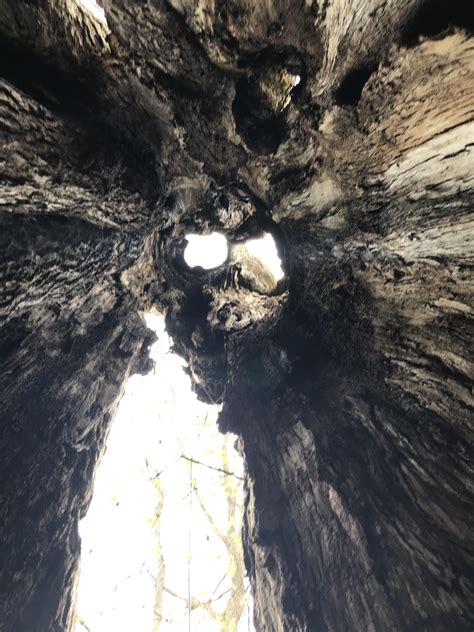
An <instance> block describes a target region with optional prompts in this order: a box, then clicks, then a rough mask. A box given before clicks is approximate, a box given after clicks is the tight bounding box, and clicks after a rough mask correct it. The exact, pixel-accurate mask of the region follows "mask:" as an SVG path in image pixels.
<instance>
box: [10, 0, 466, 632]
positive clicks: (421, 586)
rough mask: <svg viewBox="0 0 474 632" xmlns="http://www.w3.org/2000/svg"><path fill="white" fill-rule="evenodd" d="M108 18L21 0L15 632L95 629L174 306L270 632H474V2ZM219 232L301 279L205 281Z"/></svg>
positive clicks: (156, 12) (190, 10)
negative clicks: (88, 593) (121, 408)
mask: <svg viewBox="0 0 474 632" xmlns="http://www.w3.org/2000/svg"><path fill="white" fill-rule="evenodd" d="M104 8H105V10H106V16H107V24H104V23H102V22H97V21H95V20H94V19H93V18H92V17H91V16H90V15H88V14H87V12H86V11H85V10H84V9H82V8H80V7H79V5H78V4H77V3H75V2H73V1H72V0H39V1H38V2H37V3H34V4H31V3H29V2H18V0H15V2H13V0H0V10H1V14H0V36H1V38H2V51H4V53H5V54H4V55H3V59H2V62H1V63H0V77H1V79H2V80H1V82H0V135H1V143H0V241H1V242H2V249H1V252H2V254H1V267H0V275H1V277H0V278H1V287H0V319H1V320H0V361H1V377H0V384H1V392H2V396H3V397H2V400H3V403H2V406H1V408H0V410H1V442H0V446H1V447H0V450H1V455H2V458H1V465H0V468H1V469H0V474H1V480H2V494H3V497H2V503H1V508H0V512H1V524H2V543H1V558H2V569H1V570H0V599H1V603H2V606H1V610H0V623H1V627H2V629H4V630H5V631H7V632H9V631H10V630H28V631H29V632H35V631H36V630H37V631H38V632H43V631H45V630H68V629H71V627H72V625H73V624H72V621H73V601H74V599H73V590H74V583H75V581H76V576H77V563H78V554H79V542H78V536H77V521H78V519H79V517H80V516H81V515H83V513H84V511H85V509H86V508H87V504H88V500H89V498H90V490H91V482H92V479H93V471H94V468H95V465H96V463H97V460H98V458H99V457H100V454H101V451H102V450H103V445H104V440H105V437H106V434H107V430H108V427H109V422H110V420H111V417H112V415H113V412H114V410H115V407H116V405H117V402H118V399H119V397H120V393H121V389H122V388H123V384H124V382H125V380H126V379H127V376H128V375H129V374H130V373H131V372H133V371H135V370H145V369H146V351H147V346H148V345H149V342H150V339H149V336H148V334H147V333H146V330H145V329H144V327H143V326H142V324H141V321H140V319H139V317H138V315H137V312H138V311H139V310H144V309H147V308H149V307H150V306H152V305H155V306H158V307H159V308H161V309H164V310H165V311H166V312H167V323H168V328H169V329H170V331H171V333H172V334H173V335H174V337H175V341H176V345H177V347H178V348H179V349H180V351H181V353H182V354H183V355H184V356H185V357H186V359H187V360H188V361H189V363H190V367H191V371H192V374H193V377H194V378H195V385H196V389H197V391H198V393H199V394H200V395H201V396H202V397H212V398H213V399H216V398H218V397H220V396H222V397H223V404H224V408H223V412H222V414H221V418H220V424H221V427H222V429H223V430H232V431H233V432H235V433H237V434H238V435H240V437H241V439H242V441H241V444H242V446H243V451H244V455H245V463H246V472H247V473H246V484H247V500H246V516H245V530H244V548H245V553H246V565H247V570H248V572H249V575H250V579H251V583H252V588H253V594H254V601H255V621H256V627H257V629H258V630H262V631H268V632H277V631H280V630H281V631H285V632H286V631H290V630H291V631H292V632H293V631H294V632H297V631H308V632H312V631H315V632H316V631H318V630H337V631H339V630H376V631H379V630H394V631H395V630H396V631H399V630H407V631H408V630H413V631H414V630H417V631H418V630H439V631H444V630H446V631H447V630H454V629H455V630H466V631H467V630H471V629H472V626H473V623H474V611H473V603H474V584H473V581H472V572H471V571H472V566H473V561H474V560H473V556H474V546H473V544H474V543H473V535H472V534H473V533H474V529H473V527H474V525H473V515H474V502H473V493H472V491H473V490H472V482H473V479H472V473H473V471H472V470H473V462H472V440H473V435H472V418H473V417H472V404H473V402H472V377H473V366H472V334H473V328H472V317H473V305H472V295H473V280H472V265H473V249H472V234H473V228H474V227H473V221H472V213H471V209H472V207H473V205H474V192H473V191H474V188H473V184H474V158H473V154H474V39H473V38H472V28H473V22H474V20H473V11H474V9H473V8H472V7H470V6H468V4H467V3H464V2H458V3H456V2H449V3H448V2H443V1H441V0H440V1H431V2H430V1H428V2H421V1H418V0H404V1H403V2H401V1H400V0H392V1H389V2H385V3H378V2H376V1H375V0H358V1H356V0H352V1H351V2H349V1H348V0H346V1H344V2H341V1H338V0H329V1H328V2H324V3H323V2H320V3H318V2H314V1H311V0H306V1H305V2H303V1H302V0H301V2H299V1H298V2H295V1H294V0H268V1H267V0H260V1H259V2H248V1H247V0H228V1H227V2H224V1H219V0H213V1H211V0H209V1H207V0H189V1H186V2H184V1H182V0H169V2H166V1H165V0H148V1H147V2H138V0H137V1H134V2H124V1H123V0H107V2H104ZM25 62H27V64H26V65H25ZM213 229H216V230H220V231H223V232H225V233H226V235H227V236H228V237H229V239H230V240H231V241H232V242H238V241H239V240H242V239H244V238H246V237H248V236H250V235H253V234H258V233H259V232H260V231H262V230H264V229H266V230H271V231H272V233H273V234H274V236H275V238H276V239H277V242H278V244H279V247H280V251H281V254H282V256H283V260H284V266H285V271H286V275H287V276H286V281H285V282H283V283H282V284H281V285H280V286H279V287H278V288H277V290H275V292H274V293H273V294H271V293H270V295H262V294H259V292H258V290H255V288H254V289H253V290H252V291H250V290H249V289H248V288H247V289H245V288H237V289H235V288H234V289H233V290H232V291H228V292H227V294H226V290H223V289H222V278H223V277H222V275H224V276H225V274H226V271H225V267H224V268H223V269H222V270H218V271H217V272H216V273H209V274H207V275H203V274H200V273H198V272H191V271H189V270H187V269H186V266H185V265H184V264H183V261H182V246H183V241H182V239H183V235H184V234H185V233H186V232H189V231H190V230H196V231H207V230H213ZM245 310H247V311H245ZM249 310H250V311H249ZM229 314H230V315H231V316H232V317H229ZM236 323H237V324H236ZM239 323H240V324H239ZM196 332H198V333H199V336H197V335H196ZM196 341H198V342H196Z"/></svg>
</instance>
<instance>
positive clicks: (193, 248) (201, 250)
mask: <svg viewBox="0 0 474 632" xmlns="http://www.w3.org/2000/svg"><path fill="white" fill-rule="evenodd" d="M186 240H187V242H188V245H187V246H186V248H185V250H184V260H185V261H186V263H187V264H188V266H189V267H190V268H194V267H196V266H201V268H204V269H205V270H210V269H211V268H216V267H217V266H220V265H221V264H222V263H224V261H225V260H226V259H227V254H228V246H227V239H226V238H225V237H224V235H221V234H220V233H211V234H210V235H194V234H189V235H186Z"/></svg>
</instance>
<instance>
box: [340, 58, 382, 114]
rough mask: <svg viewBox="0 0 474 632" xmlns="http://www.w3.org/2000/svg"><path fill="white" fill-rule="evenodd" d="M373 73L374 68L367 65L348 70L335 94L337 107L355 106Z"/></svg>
mask: <svg viewBox="0 0 474 632" xmlns="http://www.w3.org/2000/svg"><path fill="white" fill-rule="evenodd" d="M373 71H374V67H373V66H367V65H364V66H359V67H358V68H353V69H352V70H350V71H349V72H348V73H347V75H346V76H345V77H344V79H343V80H342V81H341V85H340V86H339V88H338V90H337V92H336V95H335V97H336V103H337V105H356V103H358V101H359V99H360V95H361V94H362V90H363V88H364V86H365V84H366V83H367V81H368V80H369V78H370V75H371V74H372V73H373Z"/></svg>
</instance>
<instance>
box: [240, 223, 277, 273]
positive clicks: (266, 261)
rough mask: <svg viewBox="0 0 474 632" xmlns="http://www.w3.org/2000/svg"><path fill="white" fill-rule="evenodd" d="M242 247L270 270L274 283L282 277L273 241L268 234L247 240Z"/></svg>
mask: <svg viewBox="0 0 474 632" xmlns="http://www.w3.org/2000/svg"><path fill="white" fill-rule="evenodd" d="M244 245H245V247H246V249H247V250H248V251H249V252H250V253H251V254H252V255H253V256H254V257H257V259H260V261H261V262H262V264H263V265H264V266H265V267H266V268H268V269H269V270H270V272H271V273H272V274H273V276H274V277H275V280H276V281H279V280H280V279H282V278H283V277H284V273H283V269H282V267H281V259H280V257H279V256H278V252H277V247H276V244H275V240H274V239H273V237H272V235H271V234H270V233H265V234H264V235H263V237H259V238H258V239H249V241H246V242H245V244H244Z"/></svg>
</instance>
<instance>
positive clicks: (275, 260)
mask: <svg viewBox="0 0 474 632" xmlns="http://www.w3.org/2000/svg"><path fill="white" fill-rule="evenodd" d="M186 239H187V241H188V245H187V246H186V249H185V251H184V260H185V261H186V263H187V264H188V266H189V267H191V268H193V267H195V266H201V267H202V268H204V269H205V270H209V269H211V268H215V267H217V266H219V265H221V264H222V263H224V261H225V260H226V258H227V255H228V245H227V240H226V238H225V237H224V235H221V234H219V233H212V234H210V235H193V234H189V235H186ZM244 246H245V248H246V249H247V250H248V251H249V252H250V253H251V254H252V255H253V256H254V257H257V258H258V259H260V261H261V262H262V263H263V265H264V266H266V267H267V268H268V269H269V270H270V272H271V273H272V274H273V276H274V277H275V280H276V281H278V280H279V279H281V278H283V276H284V274H283V270H282V267H281V260H280V258H279V256H278V252H277V248H276V244H275V240H274V239H273V237H272V235H271V234H270V233H265V234H264V235H263V237H259V238H258V239H250V240H248V241H246V242H245V244H244Z"/></svg>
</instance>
